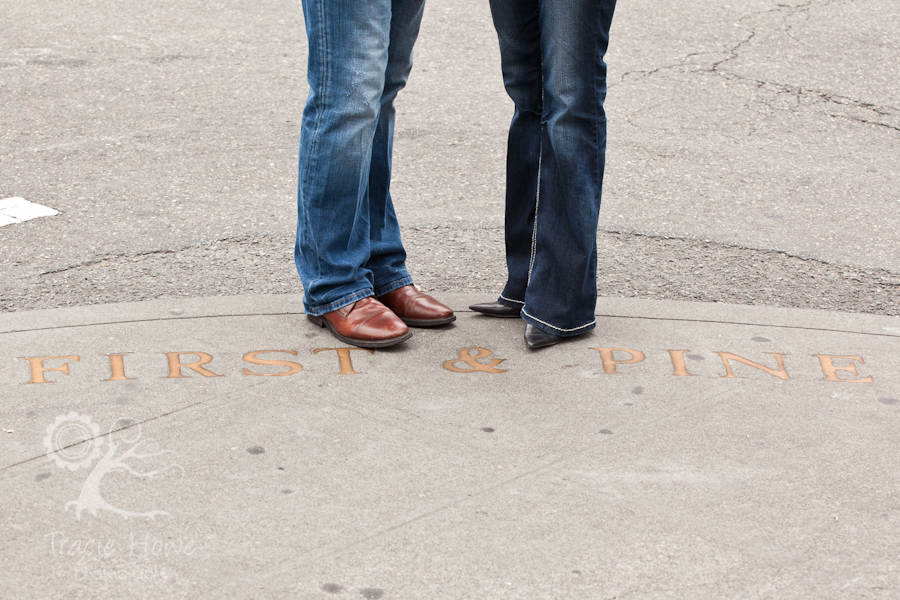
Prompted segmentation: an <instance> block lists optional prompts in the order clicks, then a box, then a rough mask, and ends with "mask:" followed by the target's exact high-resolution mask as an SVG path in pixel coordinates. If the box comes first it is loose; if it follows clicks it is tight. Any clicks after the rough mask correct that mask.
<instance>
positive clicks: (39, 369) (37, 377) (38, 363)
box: [25, 356, 81, 383]
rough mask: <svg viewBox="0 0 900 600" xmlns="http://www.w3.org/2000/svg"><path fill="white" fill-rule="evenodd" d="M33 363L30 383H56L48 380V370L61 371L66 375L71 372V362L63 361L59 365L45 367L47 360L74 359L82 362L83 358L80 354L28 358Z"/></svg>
mask: <svg viewBox="0 0 900 600" xmlns="http://www.w3.org/2000/svg"><path fill="white" fill-rule="evenodd" d="M25 360H27V361H28V362H29V363H30V364H31V381H29V382H28V383H54V382H52V381H47V380H46V379H45V378H44V373H46V372H47V371H59V372H60V373H62V374H64V375H68V374H69V363H63V364H62V365H61V366H59V367H45V366H44V361H45V360H74V361H75V362H80V361H81V358H80V357H78V356H39V357H36V358H26V359H25Z"/></svg>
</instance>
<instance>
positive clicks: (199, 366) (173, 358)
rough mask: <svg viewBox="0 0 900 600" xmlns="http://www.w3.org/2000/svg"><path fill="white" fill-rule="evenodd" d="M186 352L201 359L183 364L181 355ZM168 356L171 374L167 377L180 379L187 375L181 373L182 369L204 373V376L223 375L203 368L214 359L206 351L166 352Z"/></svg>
mask: <svg viewBox="0 0 900 600" xmlns="http://www.w3.org/2000/svg"><path fill="white" fill-rule="evenodd" d="M185 354H189V355H193V356H197V357H199V358H200V360H198V361H197V362H193V363H189V364H182V363H181V357H182V355H185ZM166 356H168V357H169V376H168V377H167V379H178V378H184V377H186V376H185V375H183V374H182V373H181V370H182V369H190V370H192V371H194V372H196V373H199V374H201V375H203V376H204V377H221V375H216V374H215V373H213V372H212V371H209V370H207V369H204V368H203V365H205V364H207V363H209V362H211V361H212V359H213V357H212V356H210V355H209V354H207V353H206V352H166Z"/></svg>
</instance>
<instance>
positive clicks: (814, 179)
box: [0, 0, 900, 314]
mask: <svg viewBox="0 0 900 600" xmlns="http://www.w3.org/2000/svg"><path fill="white" fill-rule="evenodd" d="M0 10H2V11H3V13H2V19H0V28H2V35H0V83H2V85H0V103H2V106H4V107H6V110H3V111H0V197H7V196H22V197H25V198H26V199H28V200H31V201H34V202H38V203H41V204H45V205H47V206H51V207H53V208H56V209H58V210H60V211H61V212H62V214H61V215H60V216H58V217H54V218H53V219H44V220H39V221H34V222H29V223H25V224H22V225H17V226H15V227H5V228H3V229H0V268H2V270H3V274H4V276H3V278H2V281H0V309H2V310H4V311H10V310H27V309H34V308H51V307H54V306H65V305H67V304H68V305H83V304H91V303H96V302H97V301H98V298H100V301H101V302H102V301H103V300H102V297H103V296H105V295H106V294H107V293H108V291H109V286H105V285H104V286H102V287H104V289H99V287H100V286H98V287H93V286H92V285H91V283H92V282H93V281H94V280H95V278H94V270H95V268H96V265H97V264H100V263H103V262H108V263H109V264H111V265H121V264H123V263H124V264H131V263H137V264H139V265H140V264H141V263H142V262H144V261H147V260H151V261H152V259H154V258H159V257H163V256H164V257H166V258H167V259H168V260H169V261H171V262H173V263H177V264H180V265H186V266H187V268H188V269H189V270H190V271H191V273H192V275H193V276H192V277H191V278H186V277H184V276H179V278H178V281H177V285H172V284H170V282H169V281H168V278H167V277H166V272H165V270H163V271H159V270H154V268H153V265H149V266H148V268H149V269H150V270H151V271H153V273H154V275H153V276H152V277H147V278H144V279H143V280H141V281H140V282H139V283H140V285H137V283H138V282H135V281H130V282H129V284H128V285H126V286H122V289H126V290H127V293H119V294H118V296H117V299H120V300H138V299H142V298H159V297H168V296H172V295H179V294H181V293H182V288H184V287H189V288H193V289H195V290H196V291H197V292H196V293H201V294H206V293H225V294H234V293H239V292H244V291H246V290H247V289H251V290H252V291H255V292H266V293H278V292H282V291H290V292H295V291H296V290H297V288H296V287H295V286H294V281H293V279H292V278H291V279H288V278H285V279H283V280H279V281H276V282H271V281H268V280H267V277H265V276H264V274H253V273H245V274H242V275H241V276H240V279H241V281H240V282H238V284H237V287H235V281H234V280H235V266H236V265H235V264H234V263H233V262H232V261H230V260H220V259H219V258H218V257H217V254H216V253H210V252H207V251H206V249H208V248H209V247H210V245H213V244H215V246H216V247H218V248H225V247H228V246H231V250H230V251H229V252H226V254H228V255H229V256H234V255H239V254H242V253H243V252H244V250H245V246H246V240H248V239H250V240H261V239H269V240H271V241H270V242H269V243H270V244H271V245H272V246H273V247H278V248H280V250H279V252H280V254H278V256H277V261H276V259H275V258H273V262H278V261H281V260H289V256H290V250H289V248H283V246H284V245H285V244H289V243H290V237H291V235H292V233H293V229H294V221H295V216H294V192H295V176H294V171H295V157H296V145H297V138H298V135H299V131H298V122H299V117H300V112H301V109H302V105H303V100H304V96H305V93H306V86H305V80H304V77H305V74H304V57H305V47H304V42H303V34H302V21H301V14H300V9H299V5H298V3H297V2H282V1H278V0H265V1H263V2H255V3H252V4H247V3H244V2H235V1H230V0H229V1H224V2H204V1H193V2H187V3H185V2H168V1H166V2H155V3H153V4H152V5H137V4H134V3H122V2H109V1H108V0H98V1H93V2H84V3H79V5H78V7H77V10H76V9H75V7H74V6H69V5H59V4H58V3H52V2H46V1H45V0H36V1H31V2H17V1H12V0H7V1H5V2H3V3H2V5H0ZM426 12H427V14H426V16H425V22H424V25H423V31H422V36H421V40H420V43H419V45H418V47H417V56H416V67H415V69H414V72H413V75H412V77H411V80H410V85H409V87H408V89H407V90H406V91H405V92H404V93H403V94H402V95H401V97H400V101H399V102H400V107H399V111H400V116H399V120H398V132H397V138H398V139H397V146H396V160H395V164H396V177H395V182H394V193H395V199H396V203H397V205H398V210H399V212H400V217H401V221H402V224H403V226H404V233H405V238H406V240H407V243H408V244H409V246H410V247H411V248H412V249H413V254H414V260H413V261H411V264H410V267H411V269H412V270H413V272H414V273H415V274H416V275H417V277H420V279H422V281H423V282H424V283H426V284H427V287H429V288H431V289H447V290H459V291H462V290H470V289H473V288H472V287H471V285H472V282H473V280H472V278H470V277H469V276H468V274H470V273H472V272H480V273H482V274H483V276H484V282H485V285H484V286H483V288H481V290H482V291H485V292H488V293H491V294H493V293H495V292H496V291H497V289H498V288H499V285H500V283H502V282H499V281H498V278H502V268H503V263H502V256H500V255H499V254H498V253H497V252H495V249H496V248H498V244H499V243H500V239H501V233H500V226H501V225H502V223H501V218H502V204H503V198H502V194H503V154H504V145H505V142H504V136H505V128H506V124H507V123H508V121H509V117H510V114H511V112H510V111H511V107H510V103H509V101H508V99H507V98H506V96H505V94H504V92H503V89H502V86H501V82H500V78H499V64H498V61H499V58H498V53H497V49H496V42H495V39H494V37H493V32H492V30H491V26H490V19H489V14H488V8H487V2H484V1H482V0H453V1H450V0H431V1H430V2H429V3H428V8H427V11H426ZM898 19H900V9H898V5H897V3H896V2H891V1H889V0H872V1H871V2H867V3H865V4H862V3H859V2H851V1H847V0H844V1H837V2H835V1H827V0H811V1H809V2H803V3H799V2H782V1H781V0H778V1H776V0H754V1H753V2H750V3H742V4H733V3H732V4H729V3H724V2H709V1H704V2H700V3H697V2H691V3H685V2H675V3H671V2H668V3H660V2H650V1H647V0H639V1H633V2H623V3H622V4H621V6H620V7H619V8H618V13H617V16H616V21H615V24H614V29H613V43H612V46H611V50H610V54H609V57H608V62H609V65H610V81H611V85H610V96H609V101H608V105H607V108H608V111H609V116H610V149H609V171H608V177H607V182H606V183H607V184H606V195H605V200H604V202H605V204H604V207H603V210H602V211H601V230H602V231H601V235H600V247H601V254H604V255H605V258H604V259H603V260H604V262H603V264H602V267H603V269H602V271H603V273H604V275H606V276H607V281H609V282H622V281H624V282H629V281H635V282H637V285H634V286H629V285H622V284H620V283H613V284H609V285H608V284H607V283H604V282H601V292H602V293H603V294H605V295H617V296H626V297H629V296H634V297H644V298H656V297H659V291H660V290H659V289H658V288H659V287H660V286H659V285H658V284H659V283H660V281H658V280H659V279H665V278H664V277H661V276H660V275H661V274H660V273H659V271H658V269H657V267H656V266H655V265H654V264H652V261H649V260H647V257H650V256H658V255H659V254H660V253H665V252H671V253H672V254H674V255H677V256H679V257H684V258H681V259H680V261H679V262H681V263H682V264H683V265H684V270H683V271H680V272H679V273H677V275H678V276H677V277H674V278H672V279H671V280H667V281H665V285H666V286H667V287H668V288H669V289H670V290H671V297H673V298H676V299H683V298H691V299H695V300H700V301H715V300H718V301H727V302H732V303H751V304H752V303H763V304H764V303H777V304H781V305H789V306H797V307H807V306H814V307H819V306H825V307H827V308H831V309H836V310H847V311H862V312H871V313H875V314H896V313H897V311H898V308H897V306H896V303H895V302H894V299H895V298H896V296H897V294H896V288H894V287H890V286H886V285H885V284H884V283H883V282H884V281H892V280H894V279H895V278H896V276H897V275H898V274H900V262H898V258H897V257H898V256H900V251H898V250H900V246H898V244H900V242H898V240H900V236H898V230H900V229H898V228H900V217H898V215H900V211H898V210H897V209H898V195H897V192H896V190H897V189H898V185H897V173H898V171H900V169H898V163H897V161H898V156H900V152H898V135H900V132H898V127H900V121H898V120H897V119H898V114H900V112H898V111H900V108H898V107H900V100H898V89H897V83H896V82H897V81H900V73H898V68H900V67H898V66H897V65H898V64H900V61H898V60H897V59H898V54H900V52H898V41H897V37H896V36H894V35H891V32H893V31H896V30H897V27H898ZM448 238H454V239H455V240H456V242H457V243H456V248H457V250H456V251H455V252H454V253H453V256H452V262H451V267H452V268H450V269H448V270H442V271H441V272H440V273H439V274H438V275H439V276H433V273H434V271H435V269H434V265H438V264H441V262H442V260H443V257H445V256H446V255H447V254H448V251H447V250H448V246H447V244H446V243H445V240H446V239H448ZM478 244H482V248H490V249H491V253H490V254H481V253H480V252H483V250H482V249H479V247H478ZM698 244H704V245H702V246H698ZM698 247H702V248H703V252H704V253H705V254H706V256H705V257H701V256H698V255H697V249H698ZM623 252H624V255H623V254H621V253H623ZM772 252H775V253H779V252H780V253H784V254H785V255H786V257H787V259H786V260H781V259H778V260H779V261H780V266H781V267H783V268H784V273H783V274H780V275H778V276H776V277H771V278H767V279H766V282H765V283H766V286H767V289H769V290H771V293H767V294H762V293H760V292H759V291H758V287H759V281H758V280H757V279H755V278H752V277H751V278H744V277H735V275H734V273H733V268H732V267H731V266H729V267H725V266H724V263H726V262H727V263H729V265H730V264H731V263H733V262H737V263H738V264H741V265H754V266H762V265H766V264H769V263H771V262H772V259H773V256H777V254H774V255H773V254H772ZM204 254H206V256H203V255H204ZM736 255H737V256H740V258H739V259H737V260H736V261H735V260H734V259H735V256H736ZM700 264H703V268H699V265H700ZM242 266H243V265H242ZM695 267H698V268H695ZM279 268H280V267H279ZM63 271H65V272H66V273H67V277H69V278H76V279H79V278H80V281H82V282H83V284H82V285H74V286H73V285H71V283H70V282H67V283H68V284H69V288H68V289H66V288H60V287H58V286H56V284H54V283H53V282H54V280H55V279H56V278H55V277H54V276H53V275H54V274H55V273H58V272H63ZM244 271H245V272H246V271H247V270H246V269H244ZM809 271H813V272H818V273H822V274H825V273H828V272H831V273H838V274H841V273H861V275H860V276H859V277H855V278H854V279H850V278H849V277H848V278H847V280H848V283H852V285H848V286H847V287H846V288H845V289H843V290H842V291H840V292H835V291H834V290H833V289H832V288H831V287H830V283H829V282H828V281H827V280H826V278H822V279H821V280H820V279H817V278H809V277H806V274H807V272H809ZM694 272H696V273H694ZM687 273H690V274H692V275H693V278H695V279H696V280H695V281H691V279H692V278H691V277H687V278H686V277H684V275H685V274H687ZM733 277H734V279H732V278H733ZM778 277H781V279H778ZM186 279H187V281H186ZM191 280H193V282H194V283H191ZM655 280H657V281H655ZM479 281H480V280H479ZM798 282H803V283H802V287H800V288H798ZM651 283H654V284H656V285H651ZM285 284H287V285H285ZM101 285H102V284H101ZM698 290H702V291H703V293H700V292H699V291H698ZM882 297H883V298H882ZM751 298H752V299H751ZM807 298H812V299H813V300H812V301H807V300H806V299H807ZM869 298H871V299H872V300H871V301H870V300H869ZM879 300H881V304H880V305H879V304H878V301H879Z"/></svg>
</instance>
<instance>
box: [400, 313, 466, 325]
mask: <svg viewBox="0 0 900 600" xmlns="http://www.w3.org/2000/svg"><path fill="white" fill-rule="evenodd" d="M400 320H401V321H403V322H404V323H406V325H407V326H408V327H440V326H441V325H447V324H449V323H452V322H453V321H455V320H456V315H450V316H449V317H444V318H442V319H402V318H401V319H400Z"/></svg>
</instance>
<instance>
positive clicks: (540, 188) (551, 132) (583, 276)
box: [490, 0, 616, 336]
mask: <svg viewBox="0 0 900 600" xmlns="http://www.w3.org/2000/svg"><path fill="white" fill-rule="evenodd" d="M490 4H491V13H492V15H493V20H494V26H495V28H496V29H497V36H498V38H499V40H500V57H501V61H502V66H503V82H504V84H505V85H506V91H507V92H508V93H509V96H510V97H511V98H512V100H513V102H515V105H516V111H515V115H514V116H513V120H512V124H511V126H510V129H509V149H508V154H507V171H506V173H507V176H506V265H507V271H508V278H507V283H506V287H505V288H504V290H503V293H502V294H501V296H500V298H499V302H500V303H501V304H504V305H506V306H510V307H519V308H521V309H522V313H521V314H522V318H523V319H524V320H525V321H526V322H528V323H530V324H531V325H534V326H535V327H538V328H539V329H542V330H544V331H547V332H549V333H553V334H555V335H559V336H573V335H578V334H581V333H585V332H586V331H590V330H591V329H593V328H594V327H595V326H596V322H595V319H594V309H595V308H596V303H597V221H598V219H599V213H600V195H601V190H602V186H603V170H604V167H605V163H606V114H605V113H604V111H603V102H604V100H605V98H606V64H605V63H604V62H603V56H604V55H605V54H606V49H607V46H608V44H609V28H610V25H611V23H612V17H613V12H614V10H615V6H616V2H615V0H490Z"/></svg>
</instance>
